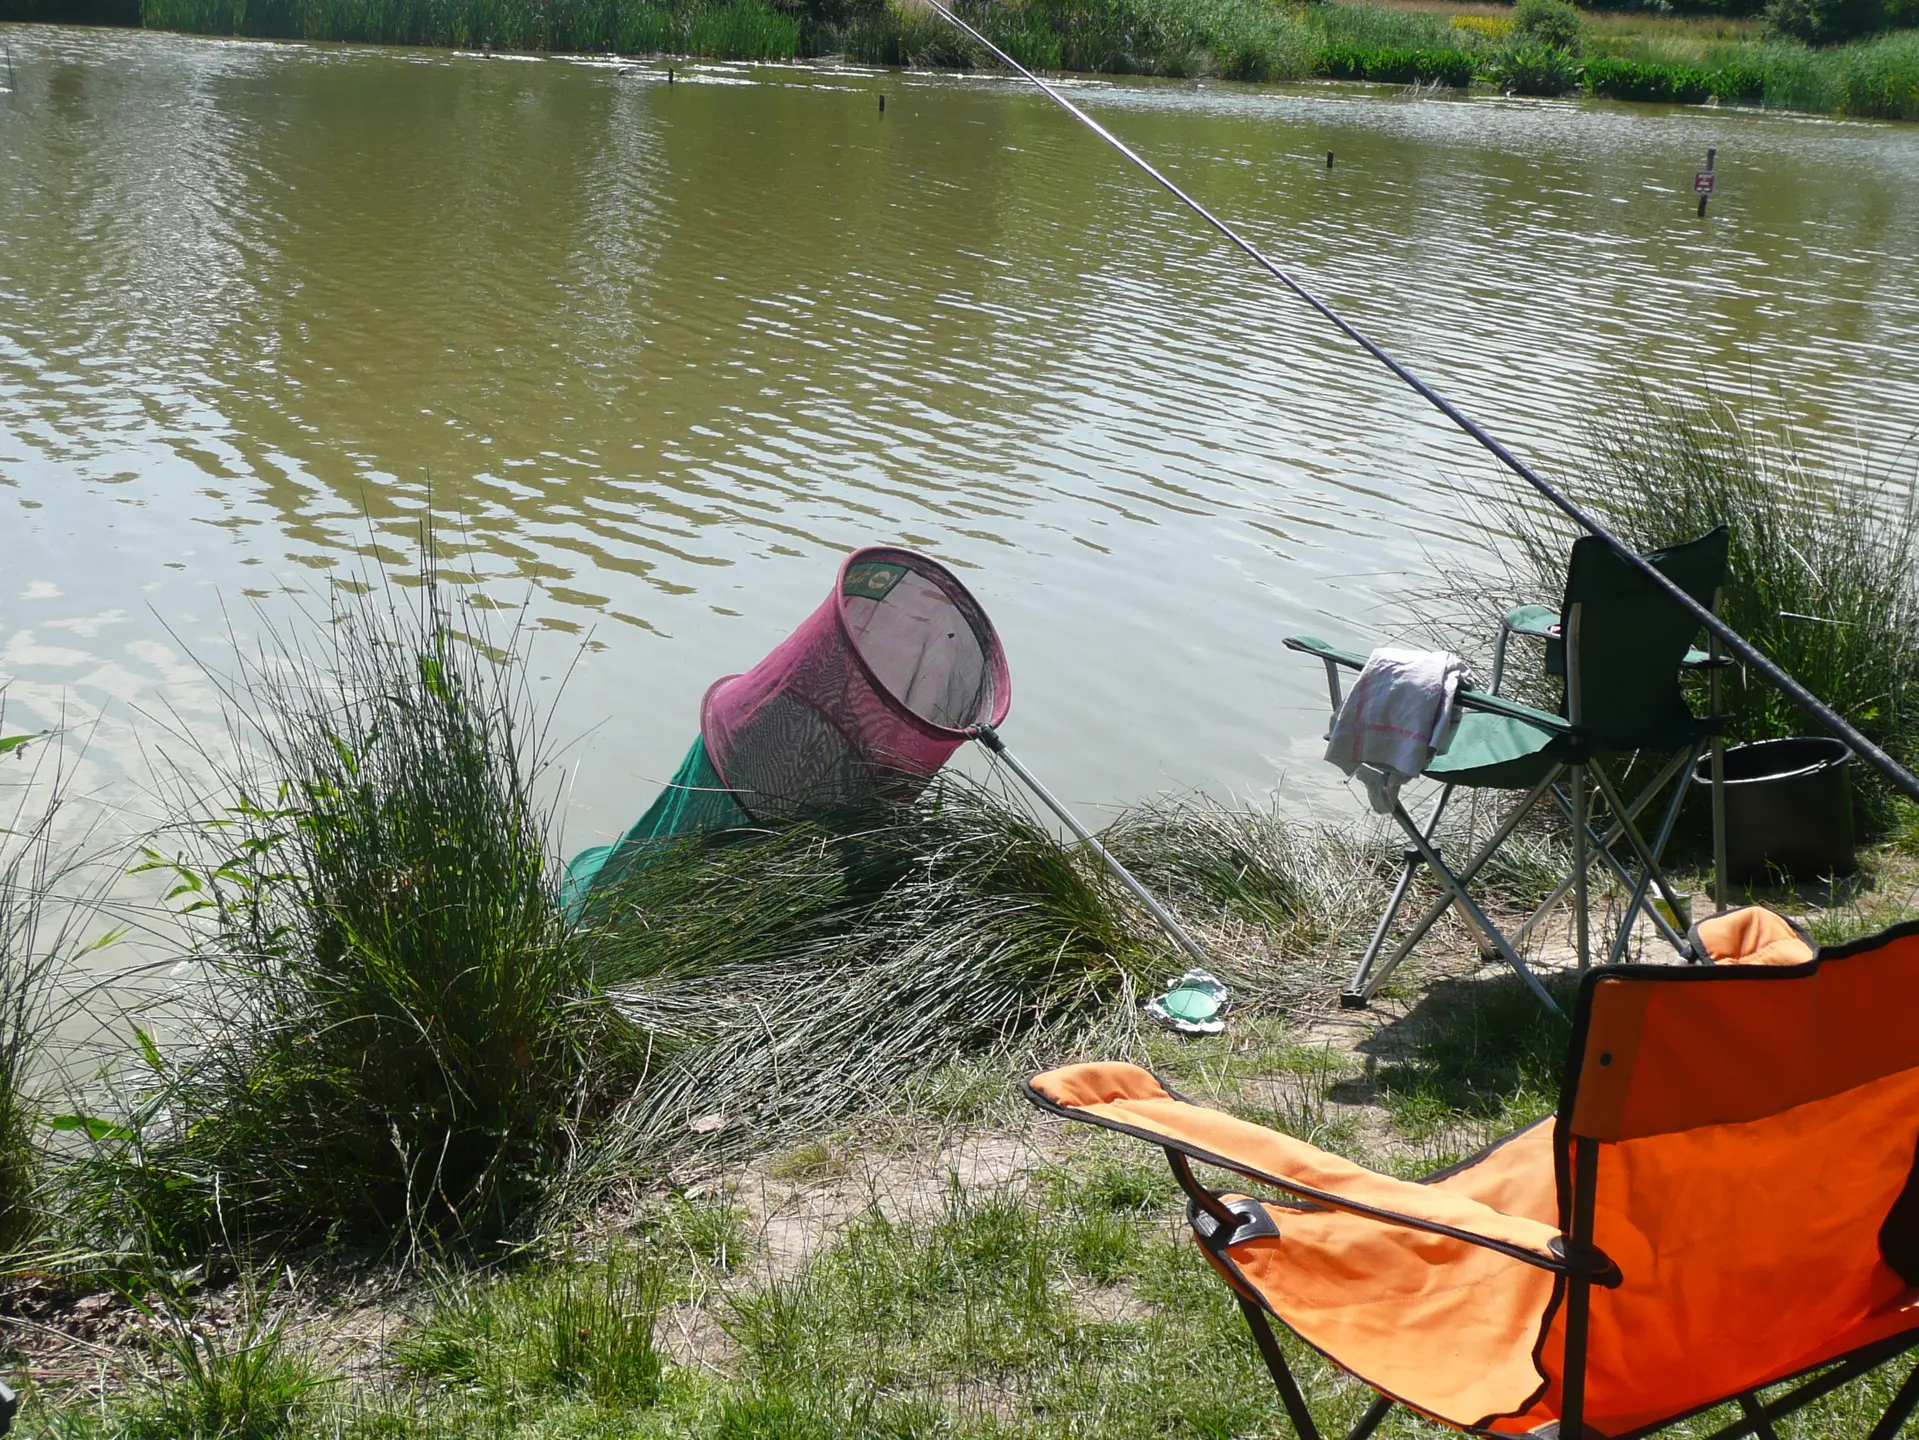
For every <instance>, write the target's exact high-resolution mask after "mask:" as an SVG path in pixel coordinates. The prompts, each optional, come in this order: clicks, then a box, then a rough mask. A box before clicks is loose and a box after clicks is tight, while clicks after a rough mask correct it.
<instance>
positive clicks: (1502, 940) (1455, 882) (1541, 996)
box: [1393, 805, 1561, 1015]
mask: <svg viewBox="0 0 1919 1440" xmlns="http://www.w3.org/2000/svg"><path fill="white" fill-rule="evenodd" d="M1393 815H1394V817H1395V818H1396V819H1397V820H1398V821H1399V825H1400V828H1401V829H1402V830H1404V831H1405V832H1406V835H1407V837H1408V838H1409V839H1410V840H1411V841H1412V842H1413V848H1414V849H1416V850H1418V851H1419V853H1420V856H1421V858H1422V859H1424V860H1425V862H1426V863H1427V864H1428V865H1429V866H1431V867H1432V872H1433V874H1434V875H1435V876H1436V877H1438V879H1439V882H1440V883H1441V884H1442V885H1444V886H1445V887H1446V888H1447V889H1448V890H1450V891H1451V892H1452V894H1453V898H1454V899H1456V900H1457V901H1458V902H1459V903H1460V906H1461V907H1462V908H1463V909H1464V910H1465V911H1466V913H1467V915H1469V916H1470V917H1471V918H1472V922H1473V924H1474V925H1476V926H1478V927H1479V930H1480V932H1481V933H1482V934H1484V935H1486V936H1488V937H1490V938H1491V940H1492V942H1493V946H1494V948H1495V949H1497V950H1498V951H1499V958H1500V959H1502V960H1504V961H1505V962H1506V963H1507V964H1508V965H1510V966H1512V969H1513V973H1514V974H1515V975H1517V976H1518V977H1519V978H1520V979H1521V980H1523V981H1524V982H1525V983H1526V987H1527V988H1528V989H1530V990H1531V991H1532V992H1533V994H1534V996H1536V997H1537V998H1538V1000H1539V1003H1540V1004H1541V1005H1544V1006H1545V1007H1546V1008H1547V1009H1548V1010H1550V1011H1552V1013H1553V1014H1555V1015H1558V1014H1560V1013H1561V1011H1560V1009H1559V1006H1557V1005H1556V1004H1554V1003H1553V997H1552V996H1551V995H1548V994H1547V993H1546V987H1545V986H1544V985H1541V984H1540V983H1539V977H1538V976H1537V975H1535V974H1533V972H1532V971H1531V970H1530V969H1529V968H1528V967H1527V965H1526V962H1525V961H1524V960H1521V959H1520V958H1519V952H1518V951H1516V950H1514V949H1513V947H1512V945H1511V944H1510V943H1508V942H1507V939H1506V937H1505V936H1504V935H1503V934H1501V933H1500V929H1499V927H1498V926H1497V925H1495V924H1493V922H1492V920H1491V918H1490V917H1488V915H1487V914H1486V912H1485V911H1484V910H1482V909H1480V908H1479V902H1478V901H1477V900H1475V899H1473V897H1472V894H1471V892H1470V891H1468V890H1467V889H1466V887H1465V886H1464V885H1463V884H1461V883H1460V879H1459V877H1458V876H1457V875H1455V874H1453V872H1452V871H1451V870H1449V869H1447V868H1446V862H1445V861H1443V860H1441V859H1440V858H1439V852H1438V851H1437V850H1435V849H1433V847H1432V845H1431V844H1430V843H1429V842H1428V841H1427V839H1426V837H1425V836H1424V835H1422V834H1421V833H1420V831H1419V827H1418V826H1417V825H1415V824H1414V823H1413V817H1412V816H1410V815H1408V814H1407V813H1406V807H1405V806H1404V805H1395V806H1394V807H1393Z"/></svg>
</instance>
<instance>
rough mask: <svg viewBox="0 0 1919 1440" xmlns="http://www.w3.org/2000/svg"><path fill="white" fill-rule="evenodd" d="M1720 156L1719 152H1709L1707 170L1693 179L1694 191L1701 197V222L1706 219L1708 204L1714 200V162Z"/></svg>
mask: <svg viewBox="0 0 1919 1440" xmlns="http://www.w3.org/2000/svg"><path fill="white" fill-rule="evenodd" d="M1718 154H1719V152H1718V151H1717V150H1712V149H1709V150H1707V151H1706V168H1705V169H1704V170H1701V171H1700V172H1699V173H1698V174H1696V175H1694V176H1693V177H1692V188H1693V191H1694V193H1695V194H1697V195H1698V196H1699V218H1700V219H1701V220H1703V219H1705V218H1706V202H1707V201H1708V200H1710V199H1712V187H1713V184H1714V180H1713V173H1712V162H1713V160H1714V158H1715V157H1717V155H1718Z"/></svg>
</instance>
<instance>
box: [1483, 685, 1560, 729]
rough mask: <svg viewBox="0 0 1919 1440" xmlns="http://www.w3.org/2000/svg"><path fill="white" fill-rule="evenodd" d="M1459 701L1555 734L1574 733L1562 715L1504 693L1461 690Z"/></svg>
mask: <svg viewBox="0 0 1919 1440" xmlns="http://www.w3.org/2000/svg"><path fill="white" fill-rule="evenodd" d="M1459 703H1460V704H1461V705H1463V706H1465V707H1466V708H1467V709H1468V710H1484V711H1486V712H1487V713H1488V714H1492V715H1504V716H1505V717H1506V718H1507V719H1509V720H1523V721H1525V722H1526V723H1527V724H1528V725H1537V726H1538V727H1539V728H1540V729H1541V730H1550V731H1552V732H1553V733H1554V734H1555V735H1571V734H1573V733H1574V732H1573V725H1572V722H1571V721H1570V720H1568V719H1567V718H1566V717H1565V716H1564V715H1555V714H1553V712H1552V711H1550V710H1540V709H1536V708H1534V707H1533V706H1531V705H1522V704H1520V703H1519V701H1517V700H1508V699H1507V698H1506V697H1505V696H1504V695H1495V694H1493V693H1492V691H1490V690H1461V691H1460V692H1459Z"/></svg>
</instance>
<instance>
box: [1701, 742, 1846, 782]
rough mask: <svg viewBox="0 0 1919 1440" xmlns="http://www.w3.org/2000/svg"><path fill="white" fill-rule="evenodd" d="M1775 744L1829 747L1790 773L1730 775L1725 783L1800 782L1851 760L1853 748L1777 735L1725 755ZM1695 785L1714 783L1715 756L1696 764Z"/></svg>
mask: <svg viewBox="0 0 1919 1440" xmlns="http://www.w3.org/2000/svg"><path fill="white" fill-rule="evenodd" d="M1773 745H1817V746H1820V747H1822V748H1825V747H1830V748H1827V751H1826V754H1824V755H1823V756H1821V757H1820V758H1818V759H1816V760H1814V761H1812V762H1811V763H1809V764H1805V765H1800V766H1797V767H1796V768H1794V769H1791V770H1777V771H1773V772H1771V773H1769V774H1765V775H1743V776H1741V777H1739V778H1738V779H1734V778H1732V777H1731V776H1727V777H1726V779H1725V780H1724V781H1723V782H1722V783H1724V784H1726V785H1728V786H1731V785H1767V784H1774V783H1776V782H1778V781H1781V780H1798V779H1802V778H1804V777H1805V776H1807V775H1817V774H1819V773H1820V772H1821V771H1824V770H1836V769H1838V768H1839V767H1840V766H1842V765H1845V764H1847V763H1849V762H1850V761H1851V760H1852V747H1851V746H1849V745H1847V744H1846V742H1845V741H1843V740H1840V739H1838V738H1837V737H1836V736H1832V735H1775V736H1773V737H1772V738H1771V739H1769V740H1748V741H1746V742H1745V743H1744V744H1740V745H1728V746H1727V747H1726V752H1725V753H1726V754H1727V755H1728V756H1730V755H1733V754H1735V753H1744V752H1747V751H1752V750H1763V749H1765V748H1767V747H1768V746H1773ZM1692 782H1693V784H1695V785H1710V784H1711V783H1712V756H1711V755H1709V754H1708V755H1701V756H1700V757H1699V759H1697V760H1696V761H1694V762H1693V767H1692Z"/></svg>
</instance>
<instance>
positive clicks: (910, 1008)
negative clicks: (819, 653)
mask: <svg viewBox="0 0 1919 1440" xmlns="http://www.w3.org/2000/svg"><path fill="white" fill-rule="evenodd" d="M578 942H579V945H580V948H581V953H582V955H583V957H584V959H585V962H586V964H587V965H588V966H589V967H590V972H591V975H592V982H593V985H594V988H595V991H596V993H598V994H600V995H602V996H604V997H605V998H606V999H607V1001H608V1002H610V1004H611V1005H612V1006H613V1007H614V1008H615V1009H616V1010H617V1012H618V1013H619V1015H620V1016H621V1017H622V1021H623V1023H624V1026H625V1027H626V1037H627V1038H626V1044H627V1051H628V1054H629V1055H630V1056H632V1057H633V1058H634V1059H635V1061H636V1064H635V1066H634V1070H633V1076H634V1080H633V1088H632V1093H631V1095H630V1097H629V1098H628V1100H627V1101H626V1103H625V1104H624V1105H623V1106H622V1107H621V1109H620V1112H619V1114H618V1115H617V1117H616V1118H615V1120H614V1121H613V1122H612V1123H609V1125H608V1126H606V1127H605V1129H604V1130H603V1132H602V1137H601V1141H600V1147H599V1150H598V1152H597V1154H596V1155H595V1156H594V1158H593V1160H592V1162H591V1163H590V1164H588V1165H587V1166H585V1167H584V1168H583V1171H582V1174H583V1175H584V1176H586V1177H587V1178H589V1179H590V1178H591V1177H592V1176H594V1175H605V1174H607V1173H611V1172H613V1171H618V1170H622V1169H625V1168H628V1167H631V1166H633V1165H634V1164H637V1163H651V1162H654V1161H657V1159H658V1158H659V1157H661V1156H664V1155H670V1154H672V1153H674V1152H676V1151H683V1150H685V1149H687V1148H689V1147H692V1146H708V1147H710V1146H712V1145H719V1146H720V1147H722V1148H727V1147H732V1146H737V1145H740V1144H745V1143H747V1142H749V1141H751V1142H752V1143H755V1144H765V1143H768V1142H769V1141H771V1140H778V1139H781V1138H784V1137H790V1136H796V1135H801V1134H805V1133H817V1132H818V1131H819V1130H821V1129H822V1128H824V1127H829V1126H831V1125H833V1124H835V1123H838V1122H839V1121H841V1120H843V1119H844V1118H845V1117H846V1116H847V1115H849V1114H851V1113H854V1112H855V1111H857V1110H860V1109H862V1108H870V1107H872V1106H874V1105H876V1104H877V1103H880V1102H882V1101H883V1100H885V1099H886V1098H887V1097H890V1096H892V1095H894V1094H896V1093H897V1092H898V1091H899V1090H900V1089H901V1088H902V1087H903V1086H904V1085H906V1084H907V1083H908V1082H909V1081H911V1080H913V1079H914V1078H916V1077H917V1076H919V1075H921V1074H923V1073H924V1072H925V1071H927V1070H929V1069H931V1068H934V1067H937V1066H940V1065H943V1064H947V1063H950V1062H952V1061H954V1060H957V1059H960V1058H962V1057H965V1056H967V1055H976V1054H979V1053H981V1052H984V1051H993V1050H1003V1049H1006V1048H1008V1047H1012V1046H1015V1045H1022V1044H1024V1045H1031V1044H1037V1043H1040V1042H1041V1040H1042V1039H1043V1038H1052V1039H1057V1038H1058V1037H1059V1036H1061V1035H1062V1034H1063V1033H1066V1032H1069V1031H1072V1030H1074V1029H1076V1028H1084V1027H1086V1026H1089V1025H1094V1024H1096V1023H1099V1022H1100V1021H1101V1020H1102V1019H1104V1018H1106V1017H1110V1016H1112V1015H1113V1014H1114V1013H1116V1012H1117V1013H1118V1014H1121V1015H1126V1014H1129V1013H1130V1011H1131V1008H1132V1006H1131V1004H1130V997H1131V996H1132V995H1133V993H1134V991H1135V988H1136V985H1137V983H1138V980H1139V978H1140V976H1141V975H1142V974H1144V973H1146V972H1148V971H1149V970H1157V969H1158V968H1160V962H1159V961H1157V960H1156V959H1154V958H1153V956H1154V950H1155V947H1154V945H1152V944H1151V943H1149V942H1147V941H1146V940H1144V939H1143V938H1142V935H1141V932H1140V930H1139V927H1138V922H1137V920H1136V919H1135V918H1134V917H1133V916H1131V915H1130V914H1129V913H1128V912H1127V911H1126V910H1125V909H1124V908H1123V907H1122V906H1121V905H1120V904H1119V903H1117V901H1116V900H1115V898H1114V896H1113V894H1112V893H1111V891H1110V890H1109V889H1108V887H1107V885H1106V883H1105V882H1104V880H1103V878H1102V877H1101V876H1100V875H1099V874H1098V872H1097V871H1095V870H1093V869H1092V868H1091V867H1090V866H1089V863H1088V860H1087V858H1086V857H1085V856H1084V855H1083V854H1081V853H1080V852H1078V851H1077V850H1076V849H1072V848H1068V847H1067V846H1064V845H1062V844H1061V843H1060V842H1059V841H1058V840H1057V839H1056V838H1055V837H1054V836H1053V835H1052V834H1051V833H1050V832H1048V831H1047V830H1046V829H1045V828H1044V827H1042V826H1040V825H1039V824H1038V823H1037V822H1036V821H1035V820H1033V819H1032V818H1031V817H1030V816H1029V815H1028V814H1027V813H1026V812H1025V811H1024V810H1023V809H1021V808H1019V807H1018V806H1016V805H1014V804H1012V803H1010V802H1009V801H1008V800H1007V799H1006V798H1004V797H1003V796H1002V795H1000V794H999V793H998V792H996V791H994V790H992V789H990V788H986V787H982V786H980V785H977V784H974V783H971V782H968V781H966V780H964V779H961V778H958V777H947V778H945V779H943V780H942V781H940V782H939V783H938V784H937V785H936V786H935V787H934V788H933V789H932V791H930V792H929V793H928V794H927V795H926V796H925V797H923V798H922V799H921V800H920V801H918V802H917V803H914V804H911V805H898V806H891V807H884V808H879V809H868V810H864V811H862V812H860V813H859V814H857V815H853V816H846V817H839V818H834V819H826V820H820V821H814V822H808V823H803V824H798V825H794V826H789V827H784V828H781V829H778V830H769V831H748V832H735V833H729V834H723V835H719V836H713V837H702V838H694V839H689V840H681V841H676V842H673V843H671V844H668V845H665V846H663V847H661V848H660V849H659V850H658V851H656V852H655V853H654V854H653V855H651V856H650V857H648V858H647V859H646V861H645V862H644V863H641V864H637V865H635V866H634V867H632V869H631V870H629V871H628V872H627V873H626V874H624V875H623V876H622V877H621V878H620V879H619V880H618V881H617V882H614V883H613V884H611V885H609V886H607V887H606V888H605V889H603V890H601V891H599V892H596V894H595V896H594V898H593V901H592V903H591V905H590V906H589V908H588V910H587V912H586V915H585V917H584V920H583V924H582V927H581V930H580V932H579V935H578Z"/></svg>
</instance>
